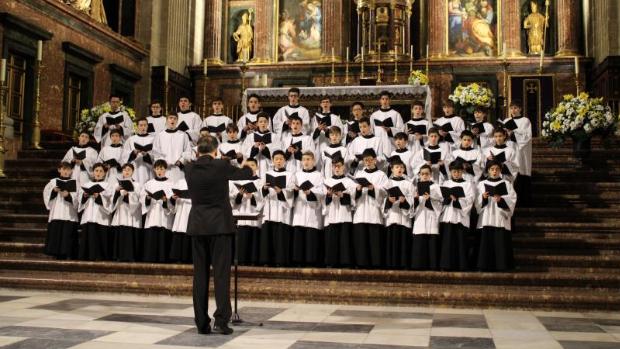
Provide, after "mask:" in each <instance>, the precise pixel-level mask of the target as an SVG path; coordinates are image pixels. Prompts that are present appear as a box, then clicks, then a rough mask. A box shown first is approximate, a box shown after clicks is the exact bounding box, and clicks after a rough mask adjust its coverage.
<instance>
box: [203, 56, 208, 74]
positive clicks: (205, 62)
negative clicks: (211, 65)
mask: <svg viewBox="0 0 620 349" xmlns="http://www.w3.org/2000/svg"><path fill="white" fill-rule="evenodd" d="M202 75H204V76H207V59H206V58H205V59H203V60H202Z"/></svg>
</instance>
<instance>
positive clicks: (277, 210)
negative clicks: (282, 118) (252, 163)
mask: <svg viewBox="0 0 620 349" xmlns="http://www.w3.org/2000/svg"><path fill="white" fill-rule="evenodd" d="M272 161H273V170H270V171H267V173H266V174H265V179H264V185H263V187H262V188H261V195H262V197H263V199H264V206H263V225H262V227H261V233H260V234H261V236H260V253H259V261H260V264H275V265H277V266H288V265H290V264H291V243H292V241H291V219H292V214H291V213H292V212H291V211H292V210H293V199H294V197H293V195H294V194H293V192H294V190H293V189H294V188H295V175H294V173H292V172H288V171H287V170H286V155H285V154H284V152H283V151H282V150H276V151H274V152H273V157H272Z"/></svg>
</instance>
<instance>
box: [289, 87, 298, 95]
mask: <svg viewBox="0 0 620 349" xmlns="http://www.w3.org/2000/svg"><path fill="white" fill-rule="evenodd" d="M291 93H297V94H298V95H300V94H301V91H299V88H297V87H291V88H289V89H288V93H287V95H289V94H291Z"/></svg>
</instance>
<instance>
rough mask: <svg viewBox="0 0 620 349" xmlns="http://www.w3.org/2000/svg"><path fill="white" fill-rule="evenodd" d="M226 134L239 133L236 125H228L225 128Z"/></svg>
mask: <svg viewBox="0 0 620 349" xmlns="http://www.w3.org/2000/svg"><path fill="white" fill-rule="evenodd" d="M226 132H237V133H239V127H237V125H235V124H234V123H230V124H228V126H226Z"/></svg>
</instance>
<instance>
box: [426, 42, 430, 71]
mask: <svg viewBox="0 0 620 349" xmlns="http://www.w3.org/2000/svg"><path fill="white" fill-rule="evenodd" d="M426 76H427V77H428V44H426ZM429 80H430V79H429Z"/></svg>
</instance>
